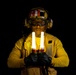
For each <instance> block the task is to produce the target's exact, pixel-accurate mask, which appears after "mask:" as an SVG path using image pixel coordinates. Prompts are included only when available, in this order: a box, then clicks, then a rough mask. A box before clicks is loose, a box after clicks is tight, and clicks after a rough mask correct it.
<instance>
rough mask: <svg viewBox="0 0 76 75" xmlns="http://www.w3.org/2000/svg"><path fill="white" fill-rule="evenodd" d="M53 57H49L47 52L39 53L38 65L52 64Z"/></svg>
mask: <svg viewBox="0 0 76 75" xmlns="http://www.w3.org/2000/svg"><path fill="white" fill-rule="evenodd" d="M51 60H52V58H51V57H49V56H48V55H47V54H46V53H45V52H41V53H38V65H40V66H44V65H45V66H50V65H51Z"/></svg>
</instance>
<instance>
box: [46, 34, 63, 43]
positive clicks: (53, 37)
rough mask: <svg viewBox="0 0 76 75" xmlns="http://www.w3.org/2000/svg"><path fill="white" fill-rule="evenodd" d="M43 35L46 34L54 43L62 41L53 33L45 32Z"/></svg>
mask: <svg viewBox="0 0 76 75" xmlns="http://www.w3.org/2000/svg"><path fill="white" fill-rule="evenodd" d="M45 35H46V36H47V38H48V39H50V40H53V41H55V43H60V44H61V43H62V41H61V40H60V39H59V38H58V37H57V36H55V35H52V34H49V33H45Z"/></svg>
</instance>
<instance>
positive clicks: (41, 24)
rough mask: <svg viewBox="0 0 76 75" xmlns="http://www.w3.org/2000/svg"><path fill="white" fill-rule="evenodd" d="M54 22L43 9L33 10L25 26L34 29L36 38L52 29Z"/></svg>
mask: <svg viewBox="0 0 76 75" xmlns="http://www.w3.org/2000/svg"><path fill="white" fill-rule="evenodd" d="M52 23H53V21H52V19H49V18H48V12H47V11H46V10H45V9H43V8H40V7H38V8H33V9H31V11H30V12H29V16H28V18H27V19H25V26H27V28H32V31H34V32H35V33H36V36H40V34H41V32H42V31H43V32H45V31H46V29H50V28H51V27H52V25H53V24H52Z"/></svg>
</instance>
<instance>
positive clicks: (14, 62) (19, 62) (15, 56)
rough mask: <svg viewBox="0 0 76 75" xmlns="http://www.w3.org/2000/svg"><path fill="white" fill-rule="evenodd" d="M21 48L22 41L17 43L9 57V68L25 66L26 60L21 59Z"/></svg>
mask: <svg viewBox="0 0 76 75" xmlns="http://www.w3.org/2000/svg"><path fill="white" fill-rule="evenodd" d="M21 46H22V39H20V40H19V41H17V42H16V44H15V46H14V48H13V49H12V51H11V53H10V54H9V57H8V59H7V65H8V67H9V68H20V67H22V66H23V65H24V59H23V58H20V56H21V53H20V50H21Z"/></svg>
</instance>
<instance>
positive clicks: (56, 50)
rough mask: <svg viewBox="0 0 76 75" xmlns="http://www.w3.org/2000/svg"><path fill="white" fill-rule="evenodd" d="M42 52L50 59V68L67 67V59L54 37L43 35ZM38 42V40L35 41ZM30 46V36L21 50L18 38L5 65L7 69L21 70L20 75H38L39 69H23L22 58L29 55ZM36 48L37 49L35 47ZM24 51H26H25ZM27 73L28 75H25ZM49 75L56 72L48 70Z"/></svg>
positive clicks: (62, 48)
mask: <svg viewBox="0 0 76 75" xmlns="http://www.w3.org/2000/svg"><path fill="white" fill-rule="evenodd" d="M44 35H45V36H44V47H45V48H44V51H45V52H46V53H47V54H48V55H49V56H50V57H52V63H51V64H52V66H54V67H68V65H69V57H68V54H67V52H66V51H65V49H64V47H63V45H62V42H61V41H60V40H59V39H58V38H57V37H55V36H53V35H51V34H48V33H45V34H44ZM36 40H37V42H39V39H38V38H37V39H36ZM31 44H32V38H31V34H30V35H29V36H28V37H27V38H26V40H25V42H24V46H23V50H22V45H23V38H20V39H19V40H18V41H17V42H16V43H15V46H14V48H13V49H12V51H11V53H10V55H9V57H8V60H7V65H8V67H9V68H22V71H21V75H40V68H38V67H32V68H27V69H26V68H25V67H24V65H25V63H24V57H25V56H26V57H27V56H28V55H29V54H30V53H31ZM37 48H39V47H38V46H37ZM25 50H26V51H25ZM21 52H22V53H23V58H20V57H21ZM27 73H28V74H27ZM48 74H49V75H57V71H56V70H55V69H54V68H49V69H48Z"/></svg>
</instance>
